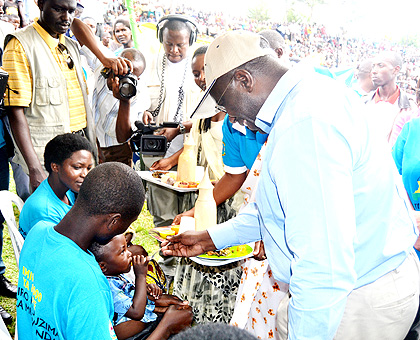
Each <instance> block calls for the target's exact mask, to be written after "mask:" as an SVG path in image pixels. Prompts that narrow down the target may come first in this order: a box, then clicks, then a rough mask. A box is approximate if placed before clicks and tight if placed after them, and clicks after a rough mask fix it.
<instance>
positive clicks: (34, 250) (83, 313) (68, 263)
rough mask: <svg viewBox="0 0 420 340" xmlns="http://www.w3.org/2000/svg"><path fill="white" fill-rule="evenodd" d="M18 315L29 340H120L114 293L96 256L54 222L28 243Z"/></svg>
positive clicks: (21, 268) (21, 270) (35, 231)
mask: <svg viewBox="0 0 420 340" xmlns="http://www.w3.org/2000/svg"><path fill="white" fill-rule="evenodd" d="M16 314H17V319H18V331H19V335H20V336H21V337H22V336H23V338H24V339H25V340H35V339H51V340H58V339H60V340H61V339H63V340H64V339H66V340H76V339H77V340H80V339H101V340H104V339H108V340H109V339H117V337H116V336H115V332H114V329H113V327H112V324H111V320H112V317H113V314H114V308H113V303H112V296H111V291H110V289H109V285H108V282H107V280H106V278H105V276H104V275H103V274H102V271H101V269H100V268H99V265H98V263H97V262H96V260H95V257H94V256H93V255H92V254H90V253H86V252H85V251H83V250H82V249H81V248H80V247H79V246H78V245H77V244H76V243H74V242H73V241H72V240H70V239H69V238H67V237H65V236H63V235H61V234H59V233H58V232H56V231H55V229H54V224H53V223H51V222H44V221H41V222H39V223H38V224H37V225H36V226H35V227H34V228H32V230H31V231H30V233H29V234H28V237H27V238H26V240H25V242H24V245H23V248H22V252H21V255H20V263H19V282H18V294H17V304H16Z"/></svg>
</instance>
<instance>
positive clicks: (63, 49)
mask: <svg viewBox="0 0 420 340" xmlns="http://www.w3.org/2000/svg"><path fill="white" fill-rule="evenodd" d="M57 49H58V51H59V52H60V53H61V54H62V55H63V57H64V58H65V60H66V63H67V66H68V67H69V69H70V70H71V69H72V68H73V67H74V62H73V59H72V58H71V56H70V52H69V50H68V49H67V47H66V45H64V44H62V43H58V46H57Z"/></svg>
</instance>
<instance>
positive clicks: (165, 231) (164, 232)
mask: <svg viewBox="0 0 420 340" xmlns="http://www.w3.org/2000/svg"><path fill="white" fill-rule="evenodd" d="M159 235H160V236H162V237H163V238H166V237H167V236H172V235H175V230H172V229H169V228H168V229H162V230H159Z"/></svg>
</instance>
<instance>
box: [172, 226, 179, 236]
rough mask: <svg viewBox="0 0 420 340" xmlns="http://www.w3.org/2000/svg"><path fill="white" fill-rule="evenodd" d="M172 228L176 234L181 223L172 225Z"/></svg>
mask: <svg viewBox="0 0 420 340" xmlns="http://www.w3.org/2000/svg"><path fill="white" fill-rule="evenodd" d="M171 230H173V231H175V235H176V234H178V233H179V225H172V226H171Z"/></svg>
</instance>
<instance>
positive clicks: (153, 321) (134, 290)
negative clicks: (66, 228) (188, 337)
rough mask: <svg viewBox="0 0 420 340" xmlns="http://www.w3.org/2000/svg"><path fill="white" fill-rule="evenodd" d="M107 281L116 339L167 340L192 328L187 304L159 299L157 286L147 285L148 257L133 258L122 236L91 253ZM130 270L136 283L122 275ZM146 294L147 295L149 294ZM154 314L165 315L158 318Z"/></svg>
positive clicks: (159, 293)
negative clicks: (111, 302) (112, 302)
mask: <svg viewBox="0 0 420 340" xmlns="http://www.w3.org/2000/svg"><path fill="white" fill-rule="evenodd" d="M90 250H91V251H92V253H93V254H94V255H95V258H96V260H97V261H98V263H99V266H100V268H101V269H102V272H103V273H104V274H105V276H106V278H107V279H108V282H109V285H110V287H111V292H112V296H113V300H114V319H113V323H114V330H115V333H116V334H117V337H118V339H120V340H121V339H127V338H131V337H133V339H149V340H152V339H167V338H169V336H170V335H171V334H176V333H178V332H180V331H181V330H182V329H184V328H186V327H188V326H190V325H191V322H192V312H191V307H190V306H188V303H187V302H183V301H181V300H180V299H178V298H177V297H175V296H172V295H162V294H161V293H162V291H161V290H160V289H159V288H158V287H157V286H156V285H147V284H146V274H147V264H148V261H149V257H145V256H143V255H132V254H131V252H130V251H128V249H127V242H126V238H125V237H124V235H117V236H115V237H114V238H113V239H112V240H111V241H110V242H109V243H107V244H105V245H100V244H98V243H94V244H93V245H92V247H91V249H90ZM131 265H132V266H133V270H134V274H135V283H134V284H133V283H131V281H130V280H129V279H128V278H127V277H126V276H125V275H124V274H125V273H128V272H129V271H130V269H131ZM148 293H149V294H148ZM155 312H156V313H164V314H163V316H159V317H158V316H157V315H156V314H155Z"/></svg>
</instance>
